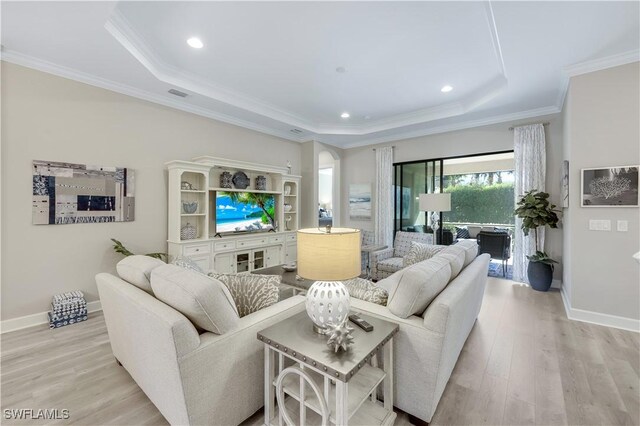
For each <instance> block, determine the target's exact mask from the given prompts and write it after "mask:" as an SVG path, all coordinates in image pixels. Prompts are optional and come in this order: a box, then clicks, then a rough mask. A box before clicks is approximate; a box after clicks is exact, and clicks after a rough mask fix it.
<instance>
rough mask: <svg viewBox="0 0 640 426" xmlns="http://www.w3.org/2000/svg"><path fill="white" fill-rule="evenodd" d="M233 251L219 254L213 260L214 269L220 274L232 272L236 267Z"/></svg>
mask: <svg viewBox="0 0 640 426" xmlns="http://www.w3.org/2000/svg"><path fill="white" fill-rule="evenodd" d="M233 261H234V257H233V253H222V254H217V255H216V257H215V258H214V260H213V269H214V270H215V271H216V272H217V273H219V274H232V273H234V272H235V269H234V263H233Z"/></svg>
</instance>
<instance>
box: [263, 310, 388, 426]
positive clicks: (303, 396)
mask: <svg viewBox="0 0 640 426" xmlns="http://www.w3.org/2000/svg"><path fill="white" fill-rule="evenodd" d="M360 315H361V316H362V317H363V318H364V319H365V320H366V321H368V322H369V323H370V324H371V325H373V327H374V329H373V331H371V332H369V333H367V332H365V331H364V330H362V329H360V328H359V327H356V326H354V331H353V336H354V342H353V344H352V345H351V346H350V347H349V350H348V351H347V352H344V351H340V352H337V353H336V352H334V351H333V349H332V348H330V347H329V346H327V344H326V342H327V337H326V336H324V335H320V334H317V333H315V332H314V331H313V327H312V322H311V320H310V319H309V317H308V316H307V313H306V312H300V313H298V314H296V315H293V316H291V317H289V318H287V319H285V320H283V321H280V322H279V323H277V324H274V325H272V326H271V327H269V328H267V329H265V330H262V331H260V332H259V333H258V340H260V341H261V342H262V343H263V344H264V362H265V369H264V371H265V373H264V424H265V425H268V426H271V425H273V424H276V423H277V424H280V425H282V424H283V422H284V424H287V425H290V424H295V423H294V421H293V420H292V418H291V411H293V410H296V411H298V416H297V417H298V420H299V423H298V424H300V425H307V424H322V425H325V424H329V423H332V424H335V425H348V424H349V423H352V424H365V425H391V424H393V422H394V420H395V418H396V414H395V413H394V412H393V336H394V335H395V334H396V333H397V332H398V329H399V327H398V324H395V323H392V322H389V321H385V320H382V319H378V318H374V317H371V316H368V315H365V314H362V313H361V314H360ZM379 356H382V360H383V362H382V365H383V367H382V368H378V359H379V358H378V357H379ZM276 358H277V362H276ZM292 362H293V365H292V366H290V367H285V366H286V365H290V364H292ZM380 385H382V394H383V398H384V404H382V403H380V402H379V401H378V400H377V391H378V387H379V386H380ZM276 394H277V395H276ZM286 396H288V398H286V399H285V397H286ZM276 399H277V401H278V413H279V414H278V417H279V419H278V421H277V422H274V420H275V407H276ZM307 409H308V410H307Z"/></svg>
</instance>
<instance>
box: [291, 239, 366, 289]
mask: <svg viewBox="0 0 640 426" xmlns="http://www.w3.org/2000/svg"><path fill="white" fill-rule="evenodd" d="M298 275H300V276H301V277H302V278H306V279H308V280H314V281H340V280H348V279H351V278H355V277H357V276H358V275H360V231H359V230H358V229H350V228H332V229H331V233H327V232H326V231H325V230H324V229H323V228H320V229H318V228H308V229H300V230H299V231H298Z"/></svg>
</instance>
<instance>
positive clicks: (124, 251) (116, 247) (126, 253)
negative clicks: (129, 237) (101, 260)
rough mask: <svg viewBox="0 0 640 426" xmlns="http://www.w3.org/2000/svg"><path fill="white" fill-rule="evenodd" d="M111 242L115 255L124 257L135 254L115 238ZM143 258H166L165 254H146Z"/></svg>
mask: <svg viewBox="0 0 640 426" xmlns="http://www.w3.org/2000/svg"><path fill="white" fill-rule="evenodd" d="M111 241H113V250H114V251H115V252H116V253H120V254H122V255H124V256H133V255H134V254H135V253H133V252H131V251H129V250H128V249H127V248H126V247H125V246H124V245H123V244H122V243H121V242H120V241H118V240H116V239H115V238H111ZM145 256H149V257H154V258H156V259H160V260H165V259H166V258H167V253H147V254H145Z"/></svg>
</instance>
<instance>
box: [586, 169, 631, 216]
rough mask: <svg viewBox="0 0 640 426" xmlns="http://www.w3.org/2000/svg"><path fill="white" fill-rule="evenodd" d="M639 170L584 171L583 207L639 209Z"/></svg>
mask: <svg viewBox="0 0 640 426" xmlns="http://www.w3.org/2000/svg"><path fill="white" fill-rule="evenodd" d="M639 168H640V166H616V167H597V168H592V169H582V185H581V187H582V207H638V169H639Z"/></svg>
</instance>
